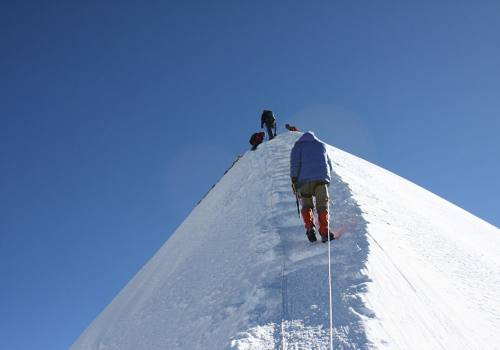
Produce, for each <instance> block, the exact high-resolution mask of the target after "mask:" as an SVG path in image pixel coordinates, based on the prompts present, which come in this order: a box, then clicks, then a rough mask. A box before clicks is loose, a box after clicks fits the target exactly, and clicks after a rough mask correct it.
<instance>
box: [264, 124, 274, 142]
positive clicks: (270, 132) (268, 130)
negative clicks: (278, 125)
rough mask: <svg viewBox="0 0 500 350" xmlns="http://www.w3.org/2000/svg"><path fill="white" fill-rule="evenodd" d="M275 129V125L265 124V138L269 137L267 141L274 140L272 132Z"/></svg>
mask: <svg viewBox="0 0 500 350" xmlns="http://www.w3.org/2000/svg"><path fill="white" fill-rule="evenodd" d="M274 127H275V124H274V125H273V124H266V128H267V136H268V137H269V140H272V139H273V138H274V136H276V135H275V134H274V131H273V128H274Z"/></svg>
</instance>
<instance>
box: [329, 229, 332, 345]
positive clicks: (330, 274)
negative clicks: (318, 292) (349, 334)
mask: <svg viewBox="0 0 500 350" xmlns="http://www.w3.org/2000/svg"><path fill="white" fill-rule="evenodd" d="M328 235H330V231H328ZM331 266H332V264H331V253H330V237H328V289H329V293H330V350H333V306H332V268H331Z"/></svg>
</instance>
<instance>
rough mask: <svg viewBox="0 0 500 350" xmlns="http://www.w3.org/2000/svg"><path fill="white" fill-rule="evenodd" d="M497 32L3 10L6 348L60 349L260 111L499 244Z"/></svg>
mask: <svg viewBox="0 0 500 350" xmlns="http://www.w3.org/2000/svg"><path fill="white" fill-rule="evenodd" d="M499 16H500V4H499V3H498V2H497V1H419V2H413V4H410V3H409V2H401V1H307V2H304V1H296V2H293V1H286V2H285V1H283V2H281V1H272V2H269V1H262V2H261V1H196V2H195V1H191V2H188V1H140V2H139V1H137V2H134V1H114V2H103V1H80V2H77V1H50V2H47V1H24V2H21V1H9V0H4V1H2V4H1V5H0V28H1V30H0V44H1V46H0V48H1V53H0V61H1V65H0V89H1V90H0V99H1V103H0V117H1V128H0V146H1V147H0V157H1V163H0V164H1V171H0V276H1V281H0V332H1V336H0V348H2V349H9V350H17V349H37V350H39V349H51V350H59V349H66V348H67V347H68V346H69V345H70V344H71V343H72V342H73V341H74V340H75V339H76V337H77V336H78V335H79V334H80V333H81V332H82V331H83V330H84V329H85V327H86V326H87V325H88V324H89V323H90V322H91V321H92V320H93V319H94V318H95V317H96V316H97V314H98V313H99V312H100V311H101V310H102V309H103V308H104V307H105V306H106V305H107V304H108V303H109V302H110V301H111V299H112V298H113V297H114V296H115V295H116V293H117V292H118V291H119V290H120V289H121V288H122V287H123V286H124V285H125V283H126V282H127V281H128V280H129V279H130V278H131V277H132V276H133V275H134V273H135V272H136V271H137V270H138V269H139V268H140V267H141V266H142V265H143V264H144V263H145V262H146V261H147V260H148V259H149V258H150V257H151V256H152V255H153V254H154V252H155V251H156V250H157V249H159V247H160V246H161V245H162V243H163V242H164V241H165V240H166V239H167V238H168V237H169V235H170V234H171V233H172V232H173V231H174V230H175V228H176V227H177V226H178V225H179V224H180V223H181V222H182V220H183V219H184V218H185V217H186V215H187V214H188V213H189V212H190V211H191V209H192V207H193V206H194V204H195V203H196V202H197V201H198V200H199V198H200V197H202V195H203V194H204V193H205V192H206V191H207V190H208V189H209V187H210V186H211V185H212V184H213V183H214V182H215V181H216V180H217V179H218V178H219V177H220V176H221V175H222V173H223V171H224V170H225V169H226V167H227V166H228V165H229V164H230V163H231V162H232V160H233V158H234V157H235V156H236V155H237V154H239V153H242V152H244V151H245V150H247V149H248V148H249V144H248V139H249V137H250V134H251V133H253V132H255V131H258V130H259V127H260V124H259V117H260V111H261V109H262V108H271V109H273V110H274V111H275V112H276V113H277V115H278V118H279V122H280V123H281V125H283V124H284V123H285V122H291V123H293V124H297V126H298V127H300V128H302V129H312V130H316V132H317V134H318V135H319V136H320V137H321V138H322V139H324V140H325V141H327V142H329V143H331V144H333V145H335V146H337V147H340V148H342V149H344V150H347V151H349V152H351V153H354V154H356V155H359V156H361V157H363V158H365V159H367V160H369V161H371V162H374V163H376V164H379V165H381V166H383V167H385V168H387V169H389V170H391V171H393V172H395V173H397V174H399V175H401V176H403V177H406V178H408V179H410V180H411V181H414V182H416V183H417V184H419V185H421V186H423V187H425V188H427V189H429V190H431V191H432V192H435V193H437V194H438V195H440V196H442V197H444V198H446V199H448V200H450V201H451V202H453V203H455V204H457V205H459V206H461V207H463V208H464V209H466V210H468V211H470V212H472V213H474V214H476V215H478V216H479V217H481V218H483V219H485V220H487V221H489V222H491V223H492V224H494V225H496V226H499V224H500V212H499V210H498V208H499V207H500V205H499V200H498V198H499V195H500V191H499V189H500V185H499V181H498V179H499V169H500V164H499V159H500V154H499V153H500V142H499V130H500V98H499V91H500V65H499V64H498V62H500V45H498V37H499V33H500V21H499V20H498V18H499ZM280 129H281V128H280ZM242 185H244V184H242Z"/></svg>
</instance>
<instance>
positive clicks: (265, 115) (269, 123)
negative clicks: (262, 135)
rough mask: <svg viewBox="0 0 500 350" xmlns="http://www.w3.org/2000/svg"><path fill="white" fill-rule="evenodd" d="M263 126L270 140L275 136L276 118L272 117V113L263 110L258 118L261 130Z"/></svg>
mask: <svg viewBox="0 0 500 350" xmlns="http://www.w3.org/2000/svg"><path fill="white" fill-rule="evenodd" d="M264 124H266V128H267V135H268V137H269V140H272V139H273V138H274V136H276V118H275V117H274V113H273V111H268V110H264V111H263V112H262V116H261V117H260V128H261V129H262V128H263V127H264ZM273 129H274V131H273Z"/></svg>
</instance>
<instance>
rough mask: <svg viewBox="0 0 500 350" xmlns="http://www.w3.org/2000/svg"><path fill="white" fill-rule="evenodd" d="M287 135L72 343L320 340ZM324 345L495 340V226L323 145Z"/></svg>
mask: <svg viewBox="0 0 500 350" xmlns="http://www.w3.org/2000/svg"><path fill="white" fill-rule="evenodd" d="M300 135H301V134H300V133H293V132H289V133H286V134H282V135H279V136H278V137H277V138H275V139H274V140H272V141H269V142H266V143H264V144H262V145H261V146H259V148H258V149H257V151H255V152H247V153H246V154H245V155H244V156H243V157H242V158H241V159H240V160H239V161H238V162H237V163H236V164H235V165H234V166H233V167H232V168H231V169H230V170H229V171H228V172H227V174H226V175H225V176H224V177H223V178H222V179H221V180H220V182H219V183H218V184H217V185H216V186H215V187H214V188H213V189H212V190H211V191H210V192H209V194H208V195H207V196H206V197H205V198H204V200H203V201H202V202H201V203H200V204H199V205H198V206H197V207H196V208H195V209H194V210H193V211H192V213H191V214H190V215H189V216H188V217H187V219H186V220H185V221H184V222H183V223H182V225H181V226H180V227H179V228H178V229H177V231H176V232H175V233H174V234H173V235H172V237H171V238H170V239H169V240H168V241H167V242H166V243H165V245H164V246H163V247H162V248H161V249H160V250H159V251H158V252H157V253H156V255H155V256H154V257H153V258H152V259H151V260H150V261H149V262H148V263H147V264H146V265H145V266H144V267H143V268H142V269H141V270H140V271H139V272H138V273H137V275H136V276H135V277H134V278H133V279H132V280H131V281H130V282H129V284H128V285H127V286H126V287H125V288H124V289H123V290H122V291H121V292H120V293H119V294H118V296H117V297H116V298H115V299H114V300H113V301H112V303H111V304H110V305H109V306H108V307H107V308H106V309H105V310H104V311H103V312H102V313H101V314H100V315H99V316H98V317H97V319H96V320H94V322H92V323H91V325H90V326H89V327H88V328H87V330H86V331H85V332H84V333H83V334H82V335H81V336H80V337H79V338H78V339H77V341H76V342H75V343H74V344H73V346H72V348H71V349H72V350H139V349H140V350H153V349H154V350H160V349H162V350H178V349H179V350H180V349H182V350H196V349H200V350H201V349H203V350H212V349H213V350H218V349H223V350H224V349H226V350H230V349H232V350H236V349H238V350H247V349H248V350H250V349H255V350H268V349H269V350H270V349H289V350H292V349H294V350H295V349H296V350H298V349H329V339H330V338H329V313H328V311H329V293H328V255H327V254H328V250H327V245H326V244H322V243H320V242H316V243H314V244H311V243H309V242H308V241H307V239H306V236H305V233H304V229H303V226H302V222H301V220H300V219H299V217H298V215H297V209H296V206H295V197H294V195H293V193H292V191H291V187H290V180H289V156H290V150H291V148H292V146H293V144H294V142H295V141H296V140H297V138H298V137H299V136H300ZM328 151H329V153H330V156H331V158H332V159H333V161H334V169H335V174H334V178H333V181H332V183H331V185H330V188H329V191H330V197H331V202H330V212H331V216H332V228H333V229H334V230H335V232H336V234H337V235H340V236H341V237H340V238H339V239H338V240H335V241H333V242H332V256H331V258H332V263H331V268H332V273H333V281H332V287H333V342H334V348H335V349H405V350H406V349H418V350H421V349H500V331H499V329H500V232H499V229H498V228H496V227H494V226H492V225H490V224H488V223H486V222H484V221H482V220H480V219H479V218H477V217H475V216H473V215H471V214H469V213H467V212H466V211H464V210H462V209H460V208H458V207H456V206H455V205H453V204H451V203H449V202H447V201H445V200H443V199H441V198H440V197H437V196H436V195H434V194H432V193H430V192H428V191H426V190H424V189H422V188H421V187H418V186H416V185H415V184H412V183H410V182H409V181H407V180H405V179H403V178H401V177H399V176H397V175H395V174H393V173H390V172H388V171H386V170H384V169H382V168H380V167H377V166H375V165H373V164H371V163H368V162H366V161H364V160H362V159H359V158H357V157H355V156H352V155H350V154H348V153H345V152H343V151H341V150H339V149H336V148H334V147H330V146H329V147H328Z"/></svg>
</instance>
